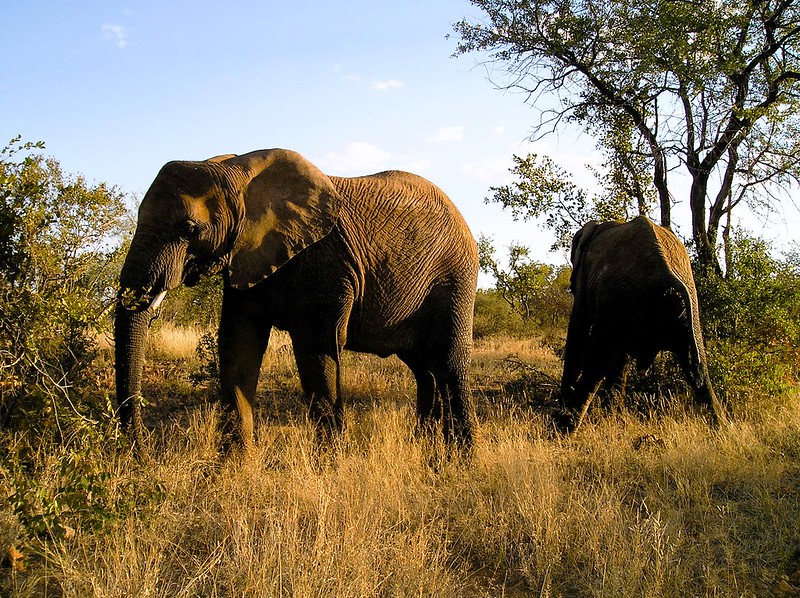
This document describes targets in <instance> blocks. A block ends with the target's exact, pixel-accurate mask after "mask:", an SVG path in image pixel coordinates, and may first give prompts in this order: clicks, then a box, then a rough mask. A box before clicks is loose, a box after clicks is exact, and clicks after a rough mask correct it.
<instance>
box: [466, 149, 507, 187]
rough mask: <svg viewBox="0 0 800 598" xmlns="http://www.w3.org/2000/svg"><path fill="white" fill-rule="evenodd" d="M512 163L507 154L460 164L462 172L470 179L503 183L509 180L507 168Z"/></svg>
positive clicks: (493, 183)
mask: <svg viewBox="0 0 800 598" xmlns="http://www.w3.org/2000/svg"><path fill="white" fill-rule="evenodd" d="M513 165H514V163H513V161H512V160H511V158H510V157H509V156H503V157H493V158H484V159H482V160H480V161H478V162H468V163H466V164H463V165H462V166H461V172H462V174H463V175H464V176H465V177H467V178H470V179H475V180H477V181H480V182H481V183H487V184H492V185H504V184H506V183H508V182H510V181H511V179H512V175H511V173H510V172H509V170H508V169H509V168H511V167H512V166H513Z"/></svg>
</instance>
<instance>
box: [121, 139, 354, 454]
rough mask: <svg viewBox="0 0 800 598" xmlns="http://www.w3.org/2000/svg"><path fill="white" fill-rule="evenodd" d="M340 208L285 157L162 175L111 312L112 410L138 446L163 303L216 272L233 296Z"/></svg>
mask: <svg viewBox="0 0 800 598" xmlns="http://www.w3.org/2000/svg"><path fill="white" fill-rule="evenodd" d="M339 205H340V199H339V195H338V192H337V191H336V189H335V188H334V186H333V184H332V183H331V181H330V180H329V179H328V177H326V176H325V175H324V174H322V173H321V172H320V171H319V170H318V169H317V168H316V167H315V166H313V165H312V164H311V163H309V162H308V161H306V160H305V159H304V158H302V157H301V156H300V155H299V154H297V153H295V152H291V151H287V150H277V149H275V150H263V151H257V152H252V153H249V154H245V155H242V156H233V155H226V156H219V157H217V158H212V159H210V160H206V161H200V162H186V161H180V162H169V163H167V164H166V165H165V166H164V167H163V168H162V169H161V171H160V172H159V173H158V175H157V176H156V179H155V180H154V181H153V183H152V185H151V186H150V189H149V190H148V191H147V193H146V194H145V197H144V199H143V200H142V204H141V206H140V208H139V217H138V223H137V226H136V232H135V234H134V237H133V240H132V241H131V246H130V249H129V250H128V254H127V257H126V259H125V263H124V265H123V267H122V271H121V274H120V280H119V292H118V295H117V305H116V318H115V341H116V347H115V367H116V384H117V402H118V405H119V413H120V418H121V420H122V423H123V424H125V425H132V426H133V432H134V441H135V442H141V434H142V423H141V415H140V408H139V397H140V392H141V373H142V366H143V359H144V347H145V340H146V336H147V330H148V327H149V323H150V321H151V320H152V318H153V315H154V313H155V310H156V309H157V308H158V306H159V304H160V303H161V301H162V299H163V298H164V295H165V294H166V293H167V292H168V291H169V290H171V289H174V288H176V287H177V286H179V285H180V284H186V285H188V286H191V285H193V284H195V283H196V282H197V281H198V280H199V278H200V276H202V275H210V274H216V273H220V272H222V273H224V275H225V276H226V279H227V281H228V283H229V284H230V285H231V286H233V287H234V288H248V287H251V286H253V285H255V284H257V283H258V282H260V281H261V280H263V279H264V278H266V277H268V276H269V275H270V274H272V273H273V272H275V271H276V270H277V269H278V268H280V267H281V266H282V265H283V264H285V263H286V262H287V261H289V260H290V259H291V258H292V257H293V256H294V255H295V254H297V253H298V252H300V251H302V250H303V249H304V248H305V247H307V246H309V245H310V244H312V243H314V242H316V241H318V240H319V239H321V238H323V237H324V236H325V235H326V234H328V232H329V231H330V230H331V229H332V228H333V226H334V225H335V223H336V221H337V218H338V210H339Z"/></svg>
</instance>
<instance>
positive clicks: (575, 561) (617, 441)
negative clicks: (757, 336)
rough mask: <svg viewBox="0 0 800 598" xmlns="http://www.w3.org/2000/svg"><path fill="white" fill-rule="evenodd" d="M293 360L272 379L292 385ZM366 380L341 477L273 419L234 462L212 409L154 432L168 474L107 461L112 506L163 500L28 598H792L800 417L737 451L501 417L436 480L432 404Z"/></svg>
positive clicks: (382, 365) (671, 419) (72, 556)
mask: <svg viewBox="0 0 800 598" xmlns="http://www.w3.org/2000/svg"><path fill="white" fill-rule="evenodd" d="M481 350H482V348H481V347H478V348H477V350H476V353H477V354H479V355H480V353H481ZM491 351H494V352H495V358H493V359H489V358H487V365H486V367H492V368H495V367H498V368H499V366H497V365H496V363H494V361H496V360H498V359H502V358H503V357H502V356H503V353H504V352H503V351H502V349H500V348H491ZM515 351H516V353H517V354H518V355H520V354H521V351H520V349H519V347H517V348H516V349H515ZM537 351H539V349H538V348H535V347H534V348H532V349H531V353H530V354H529V355H530V356H531V359H533V356H534V355H536V354H537ZM489 352H490V351H489V350H487V354H488V353H489ZM274 356H275V357H276V360H277V362H278V363H277V364H273V365H272V366H265V373H266V371H267V369H268V368H269V367H273V368H279V367H280V368H289V369H290V363H289V362H290V360H291V359H290V358H291V356H290V355H289V356H288V357H287V358H286V362H284V363H283V364H282V365H281V364H280V360H281V359H283V358H284V357H286V351H283V352H281V350H280V349H277V348H276V349H275V353H274ZM522 357H524V354H522ZM347 365H348V366H349V367H348V368H346V369H345V373H344V375H345V376H346V378H347V380H348V382H347V385H348V386H349V387H350V390H351V391H352V392H355V393H357V394H359V393H360V395H361V396H362V397H363V398H364V399H363V401H362V402H361V403H359V404H358V407H359V408H358V409H354V410H352V411H351V412H349V414H348V427H347V430H346V432H345V434H344V435H343V437H342V438H341V439H340V441H339V442H338V444H337V446H336V447H335V449H333V450H331V451H330V452H328V453H326V454H325V455H323V456H322V457H321V458H318V456H317V453H316V451H315V450H314V447H313V446H312V442H311V434H310V433H309V430H308V428H307V427H306V426H305V425H304V424H303V423H302V422H295V423H292V422H290V423H279V422H275V421H270V420H268V419H262V420H261V423H260V425H259V427H258V430H257V449H256V451H255V453H254V454H252V455H249V456H248V457H246V458H242V459H238V460H236V459H233V460H225V459H223V458H221V457H220V456H219V455H218V453H217V448H216V447H217V441H218V438H217V431H216V430H217V413H216V412H215V411H214V410H213V409H209V408H204V409H199V410H195V411H193V412H192V413H191V414H190V417H189V423H188V425H177V424H175V423H173V424H169V425H166V426H164V427H161V428H159V429H158V430H157V431H156V432H154V433H153V435H152V437H151V439H150V440H151V446H152V447H153V450H152V458H151V460H150V461H147V462H143V463H139V462H137V461H136V460H135V459H133V458H132V457H131V455H130V454H129V453H127V452H125V451H110V452H107V453H101V456H100V457H97V458H98V463H97V464H96V467H97V468H98V469H105V470H107V471H108V473H109V478H108V482H107V483H108V484H110V485H114V484H116V485H117V486H118V487H120V488H128V489H130V488H142V489H144V488H152V485H153V483H154V482H157V485H158V489H159V491H158V492H157V493H155V494H154V495H152V496H151V495H149V494H148V493H147V492H143V499H142V504H141V505H140V506H139V508H138V509H137V510H136V512H134V513H132V514H130V515H129V516H126V517H123V518H121V519H119V520H118V521H116V522H114V523H113V524H112V525H110V526H109V527H107V528H105V529H102V530H100V531H97V532H90V531H84V530H78V533H77V534H76V535H75V536H74V537H72V538H70V539H65V540H60V541H44V542H42V543H41V544H38V545H36V546H33V545H31V546H29V547H27V551H30V552H31V555H32V556H31V557H30V558H29V563H28V567H27V570H26V572H24V573H18V574H15V579H14V581H13V586H8V587H12V588H13V595H15V596H20V597H27V596H36V595H42V594H43V589H44V588H45V587H47V588H50V589H49V590H48V591H50V592H51V594H49V595H63V596H104V597H105V596H155V597H160V596H164V597H166V596H299V597H306V596H308V597H311V596H654V597H655V596H765V595H770V594H774V595H791V594H786V593H785V591H786V590H785V588H787V587H788V588H789V591H791V590H792V588H794V585H793V584H794V583H795V579H796V578H795V577H792V576H793V575H795V574H796V572H797V571H798V569H800V554H798V550H800V525H799V524H800V484H798V481H797V480H798V472H799V471H798V470H800V414H798V412H797V410H796V409H783V410H778V411H774V412H771V413H770V414H769V415H765V416H764V417H761V418H758V419H753V418H751V419H748V420H738V421H733V422H732V423H730V425H726V426H724V427H721V428H719V429H712V428H710V427H709V425H708V424H707V422H706V421H705V420H704V419H702V418H701V417H700V416H699V415H698V414H696V413H694V412H692V411H689V412H685V411H683V410H681V409H674V410H672V411H669V412H667V413H662V414H658V415H657V416H653V417H650V418H647V417H640V416H634V415H632V414H630V413H628V412H626V411H624V410H623V411H617V412H613V413H603V412H595V413H594V414H592V415H591V417H590V421H589V422H587V425H585V426H584V427H582V428H581V429H580V430H579V431H578V432H577V433H576V434H575V435H573V436H571V437H569V438H556V439H553V438H551V437H550V433H549V426H548V423H547V419H546V417H545V416H544V415H542V414H540V413H538V412H537V411H536V410H534V409H527V410H525V409H509V408H507V407H505V406H503V407H499V408H497V409H496V410H494V411H490V410H486V409H484V410H483V411H482V412H483V413H486V414H487V415H484V416H483V417H482V420H481V423H480V431H479V437H478V441H477V448H476V451H475V455H474V458H473V460H472V462H471V463H468V464H466V463H460V462H450V463H443V464H441V465H440V467H439V468H438V469H433V468H431V467H430V465H429V460H428V455H429V451H428V447H427V446H426V444H425V443H424V442H421V441H419V440H417V439H415V437H414V434H413V431H412V430H413V407H412V405H413V400H406V401H400V400H397V395H398V394H399V395H409V397H410V396H413V395H412V394H411V393H413V384H411V383H410V382H409V381H408V380H407V379H406V378H405V376H406V374H404V373H402V371H401V369H400V368H401V367H402V366H401V365H400V364H398V363H396V362H393V361H381V360H373V359H371V358H364V359H362V358H361V357H360V356H351V357H348V364H347ZM348 370H349V371H348ZM288 373H290V372H288V371H284V370H283V369H280V370H279V371H275V372H274V374H275V375H284V374H286V375H288ZM287 384H288V382H287ZM510 402H511V400H510V398H509V400H507V401H504V402H501V404H502V405H508V404H510ZM131 481H132V482H133V483H132V484H131V483H130V482H131ZM36 551H38V554H39V556H33V555H35V554H36V553H37V552H36ZM782 576H785V577H782ZM780 592H784V593H783V594H781V593H780Z"/></svg>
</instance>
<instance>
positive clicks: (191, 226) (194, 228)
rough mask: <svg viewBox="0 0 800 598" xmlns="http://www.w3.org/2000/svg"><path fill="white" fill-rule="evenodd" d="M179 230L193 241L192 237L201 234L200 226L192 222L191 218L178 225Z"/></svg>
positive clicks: (184, 236) (185, 237) (183, 235)
mask: <svg viewBox="0 0 800 598" xmlns="http://www.w3.org/2000/svg"><path fill="white" fill-rule="evenodd" d="M178 232H179V233H180V235H181V237H183V238H184V239H186V240H187V241H191V240H192V239H195V238H197V235H199V234H200V227H199V226H198V225H197V223H195V222H192V221H191V220H186V221H184V222H181V223H180V224H179V225H178Z"/></svg>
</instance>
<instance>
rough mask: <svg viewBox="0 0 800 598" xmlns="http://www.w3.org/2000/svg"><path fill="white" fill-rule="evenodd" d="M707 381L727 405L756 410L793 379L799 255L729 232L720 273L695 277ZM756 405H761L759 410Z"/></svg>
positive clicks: (798, 349) (798, 354)
mask: <svg viewBox="0 0 800 598" xmlns="http://www.w3.org/2000/svg"><path fill="white" fill-rule="evenodd" d="M697 286H698V293H699V295H700V300H701V316H702V318H703V324H704V331H705V336H706V344H707V351H708V354H709V362H710V365H711V368H710V369H711V377H712V380H714V382H715V383H716V384H717V386H718V390H720V391H722V392H724V393H725V394H727V396H728V397H729V399H731V400H732V402H733V403H734V407H735V408H736V407H738V408H742V407H744V408H747V407H748V406H750V402H751V400H753V403H752V406H753V407H754V408H755V409H760V408H761V407H763V401H764V399H765V398H766V397H776V398H777V397H784V396H786V395H787V393H788V392H789V391H791V390H793V389H794V388H796V386H797V382H798V379H800V256H798V254H794V255H791V256H789V257H788V258H786V259H783V260H780V259H776V258H774V257H772V256H771V254H770V248H769V246H768V244H767V243H765V242H764V241H763V240H761V239H756V238H751V237H748V236H746V235H744V234H741V233H739V234H736V235H734V236H733V238H732V239H731V242H730V248H729V256H728V270H727V272H726V273H725V275H724V276H723V277H720V276H718V275H715V274H713V273H702V272H701V273H700V274H699V275H698V276H697ZM759 404H760V405H761V407H760V406H759Z"/></svg>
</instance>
